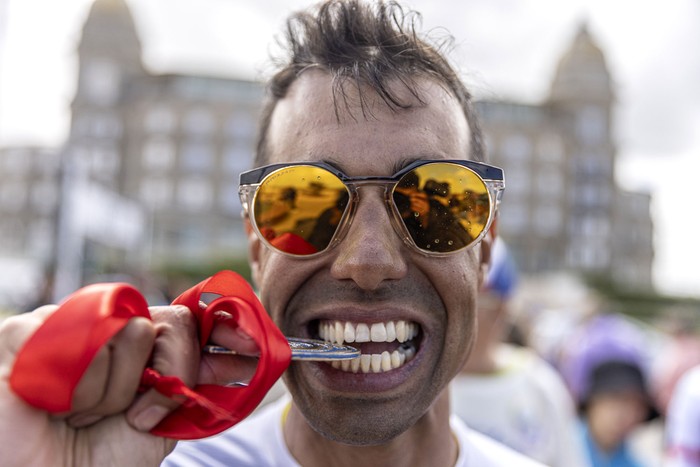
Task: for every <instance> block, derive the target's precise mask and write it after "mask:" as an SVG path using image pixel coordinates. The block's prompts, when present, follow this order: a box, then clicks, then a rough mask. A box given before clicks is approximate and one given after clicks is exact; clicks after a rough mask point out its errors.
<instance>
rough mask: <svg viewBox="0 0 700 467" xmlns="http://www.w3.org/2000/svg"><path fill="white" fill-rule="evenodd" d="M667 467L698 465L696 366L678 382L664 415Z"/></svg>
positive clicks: (699, 373)
mask: <svg viewBox="0 0 700 467" xmlns="http://www.w3.org/2000/svg"><path fill="white" fill-rule="evenodd" d="M666 445H667V461H666V463H665V464H664V465H665V466H667V467H698V466H700V366H697V367H694V368H693V369H692V370H690V371H688V372H687V373H686V374H685V375H683V377H682V378H681V379H680V380H679V381H678V383H677V385H676V387H675V389H674V391H673V396H672V397H671V402H670V403H669V406H668V412H667V415H666Z"/></svg>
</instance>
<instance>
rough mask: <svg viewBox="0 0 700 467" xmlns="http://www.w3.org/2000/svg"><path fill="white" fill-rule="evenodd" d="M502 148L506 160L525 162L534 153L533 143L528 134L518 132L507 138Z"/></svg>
mask: <svg viewBox="0 0 700 467" xmlns="http://www.w3.org/2000/svg"><path fill="white" fill-rule="evenodd" d="M501 150H502V151H503V157H504V158H505V159H506V160H508V161H519V162H524V161H526V160H527V159H528V158H530V156H531V155H532V144H531V143H530V140H529V139H528V138H527V136H525V135H522V134H517V133H516V134H512V135H510V136H507V137H506V138H505V140H504V141H503V144H502V147H501Z"/></svg>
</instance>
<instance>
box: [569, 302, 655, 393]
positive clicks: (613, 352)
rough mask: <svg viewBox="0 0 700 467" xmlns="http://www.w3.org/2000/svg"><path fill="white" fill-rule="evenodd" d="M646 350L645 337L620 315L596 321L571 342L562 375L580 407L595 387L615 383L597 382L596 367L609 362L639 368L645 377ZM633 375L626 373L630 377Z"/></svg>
mask: <svg viewBox="0 0 700 467" xmlns="http://www.w3.org/2000/svg"><path fill="white" fill-rule="evenodd" d="M643 349H644V336H643V334H642V333H641V331H640V330H639V329H638V328H637V327H636V326H634V325H633V324H631V323H629V322H628V321H626V320H624V319H623V318H621V317H620V316H617V315H601V316H597V317H595V318H593V319H592V320H591V321H590V322H589V323H588V324H587V325H586V326H585V327H584V328H583V329H582V330H581V332H580V333H578V334H576V335H575V336H574V337H573V338H572V339H571V340H570V342H569V345H568V346H567V348H566V349H565V355H564V357H563V361H562V368H561V371H562V375H563V377H564V380H565V381H566V383H567V385H568V386H569V389H570V390H571V392H572V395H573V396H574V399H575V400H576V401H577V402H578V404H579V405H581V404H584V403H585V401H586V399H587V398H588V396H589V395H590V394H591V390H592V389H594V387H593V386H596V388H597V389H600V385H601V384H603V385H605V384H608V382H610V381H612V380H610V381H605V382H603V381H602V380H596V381H594V378H593V374H594V371H595V370H596V368H598V367H599V366H600V365H603V364H605V363H608V362H616V363H620V364H624V365H618V366H619V367H624V368H629V367H634V368H637V369H638V370H639V373H640V375H641V376H642V378H643V376H644V374H643V373H644V370H645V360H646V359H645V358H644V350H643ZM632 372H634V371H631V372H626V375H627V374H628V373H629V374H630V375H631V373H632ZM619 379H622V376H620V378H619ZM632 379H633V378H627V379H626V381H631V380H632ZM594 383H595V384H594ZM644 386H645V385H644ZM645 391H646V389H645Z"/></svg>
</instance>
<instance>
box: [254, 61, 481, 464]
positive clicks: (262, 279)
mask: <svg viewBox="0 0 700 467" xmlns="http://www.w3.org/2000/svg"><path fill="white" fill-rule="evenodd" d="M417 82H418V83H420V85H421V97H422V99H423V101H424V105H421V104H420V103H419V102H418V101H417V100H416V99H415V97H413V96H411V95H410V94H409V93H408V91H406V90H405V89H403V88H402V85H401V84H398V83H393V84H392V86H393V87H394V88H395V89H397V90H399V92H402V97H403V98H404V99H406V100H408V101H410V102H412V103H413V104H414V107H412V108H411V109H407V110H405V109H402V110H397V111H392V110H390V109H389V108H388V107H386V105H385V104H384V103H383V102H381V101H379V100H378V99H372V96H371V95H369V96H366V97H369V99H367V101H368V102H366V104H368V106H369V111H368V112H366V115H367V116H366V117H364V116H363V114H362V112H361V110H360V109H359V108H351V109H350V110H351V112H352V115H350V114H348V111H347V109H346V108H345V107H343V104H342V102H343V100H342V99H341V104H340V105H341V106H340V107H339V118H338V117H337V115H336V112H335V108H334V103H333V95H332V89H331V79H330V77H329V76H328V75H326V74H325V73H324V72H322V71H317V70H310V71H306V72H304V73H303V74H302V75H301V76H300V77H299V78H298V79H297V80H296V82H295V83H294V84H293V85H292V87H291V89H290V91H289V93H288V95H287V96H286V97H285V98H284V99H282V100H281V101H280V102H279V104H278V105H277V107H276V109H275V111H274V114H273V118H272V122H271V126H270V130H269V134H268V138H269V145H268V147H269V154H270V156H269V163H277V162H291V161H325V162H328V163H331V164H334V165H336V166H337V167H338V168H340V169H341V170H343V171H344V172H345V173H347V174H348V175H349V176H366V175H378V176H388V175H391V174H393V173H394V172H396V171H397V170H399V169H400V168H402V167H404V166H405V165H407V164H408V163H409V162H411V161H412V160H415V159H468V154H469V129H468V126H467V121H466V118H465V116H464V114H463V112H462V111H461V108H460V107H459V105H458V102H457V100H456V99H455V98H454V97H453V96H452V95H451V94H450V93H449V92H448V91H446V90H445V89H443V88H442V87H440V86H439V85H438V84H436V83H435V82H433V81H431V80H429V79H427V78H418V79H417ZM345 91H346V93H347V96H346V97H345V99H344V101H345V102H349V103H353V102H359V101H360V99H359V97H357V95H356V93H357V90H356V89H355V88H354V87H353V85H348V86H346V89H345ZM351 105H352V104H351ZM249 242H250V257H251V266H252V271H253V277H254V279H255V281H256V283H257V285H258V288H259V292H260V296H261V299H262V302H263V304H264V305H265V307H266V309H267V310H268V312H269V313H270V314H271V315H272V317H273V319H274V320H275V321H276V323H277V324H278V325H279V326H280V328H281V329H282V331H283V333H285V334H286V335H293V336H301V337H312V336H313V334H314V333H315V332H316V328H317V321H318V320H321V319H323V320H341V321H350V320H352V321H355V322H365V323H368V324H371V323H375V322H383V321H389V320H398V319H404V320H407V321H412V322H416V323H418V324H419V326H420V337H419V349H418V351H417V354H416V356H415V358H414V359H413V360H412V361H411V362H409V363H408V364H406V365H404V366H403V367H401V368H398V369H395V370H392V371H389V372H386V373H379V374H354V373H351V372H342V371H340V370H336V369H333V368H331V366H330V365H328V364H325V363H311V364H309V363H303V364H299V363H294V364H292V366H291V367H290V368H289V370H288V371H287V372H286V375H285V382H286V384H287V386H288V388H289V390H290V392H291V394H292V395H293V400H294V402H293V406H292V409H291V410H290V413H289V416H288V418H287V420H286V423H285V426H284V435H285V439H286V441H287V444H288V446H289V448H290V450H291V452H292V454H293V455H294V456H295V457H296V458H297V460H298V461H299V462H300V463H301V464H302V465H305V466H315V465H336V466H343V465H349V464H356V463H357V462H358V461H361V462H362V463H363V465H372V464H374V465H381V464H383V465H436V466H437V465H453V464H454V461H455V459H456V456H457V446H456V443H455V441H454V437H453V436H451V434H450V429H449V403H448V397H447V396H448V395H447V391H446V390H445V388H446V387H447V385H448V383H449V381H450V380H451V379H452V377H453V376H454V375H455V374H457V372H458V371H459V369H460V368H461V367H462V366H463V365H464V361H465V359H466V357H467V356H468V354H469V349H470V348H471V345H472V342H473V339H474V334H475V308H476V307H475V298H476V295H477V293H476V291H477V289H478V285H479V284H480V281H481V277H482V275H483V269H484V264H485V263H486V262H487V260H488V251H489V244H488V242H489V240H488V239H487V240H484V241H483V242H482V244H481V245H477V246H475V247H474V248H472V249H469V250H466V251H461V252H459V253H457V254H454V255H451V256H447V257H440V258H436V257H428V256H425V255H421V254H419V253H416V252H413V251H412V250H410V249H409V248H407V247H406V245H405V244H404V243H403V241H402V239H401V238H400V237H399V236H398V235H397V234H396V232H395V231H394V230H393V228H392V226H391V223H390V218H389V214H388V213H387V210H386V207H385V205H384V201H383V193H382V191H381V189H380V188H377V187H363V188H360V202H359V206H358V210H357V212H356V214H355V218H354V222H353V224H352V226H351V227H350V229H349V231H348V233H347V236H346V237H345V239H344V240H343V241H342V242H341V243H340V244H339V245H338V246H337V247H335V248H334V249H332V250H330V251H329V252H327V253H325V254H324V255H320V256H318V257H316V258H312V259H295V258H290V257H286V256H284V255H282V254H279V253H275V252H272V251H271V250H269V249H267V248H265V247H264V246H263V245H262V244H261V243H260V242H259V241H258V240H257V238H256V237H255V236H254V235H253V234H251V235H250V236H249Z"/></svg>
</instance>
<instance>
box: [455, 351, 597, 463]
mask: <svg viewBox="0 0 700 467" xmlns="http://www.w3.org/2000/svg"><path fill="white" fill-rule="evenodd" d="M496 364H497V367H498V368H500V371H498V372H495V373H493V374H487V375H482V374H465V373H460V374H459V375H457V377H456V378H455V379H454V380H453V381H452V386H451V388H450V404H451V408H452V413H454V414H456V415H457V416H459V417H460V418H461V419H462V420H464V421H465V422H466V424H467V425H469V427H471V428H472V429H474V430H476V431H479V432H481V433H484V434H485V435H487V436H489V437H491V438H493V439H495V440H497V441H499V442H501V443H503V444H505V445H506V446H509V447H511V448H512V449H514V450H516V451H518V452H521V453H523V454H525V455H527V456H529V457H532V458H533V459H537V460H538V461H540V462H543V463H544V464H546V465H549V466H551V467H579V466H584V465H587V463H586V461H585V451H584V449H583V442H582V440H581V437H580V434H579V431H578V418H577V415H576V412H575V409H574V404H573V401H572V398H571V396H570V394H569V392H568V390H567V389H566V386H565V385H564V382H563V380H562V379H561V377H560V376H559V374H558V373H557V372H556V370H554V368H552V367H551V366H550V365H549V364H548V363H547V362H546V361H544V360H543V359H542V358H541V357H539V356H538V355H537V354H536V353H535V352H534V351H532V350H530V349H527V348H521V347H514V346H512V345H506V344H503V345H501V346H500V347H499V350H498V352H497V356H496Z"/></svg>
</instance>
